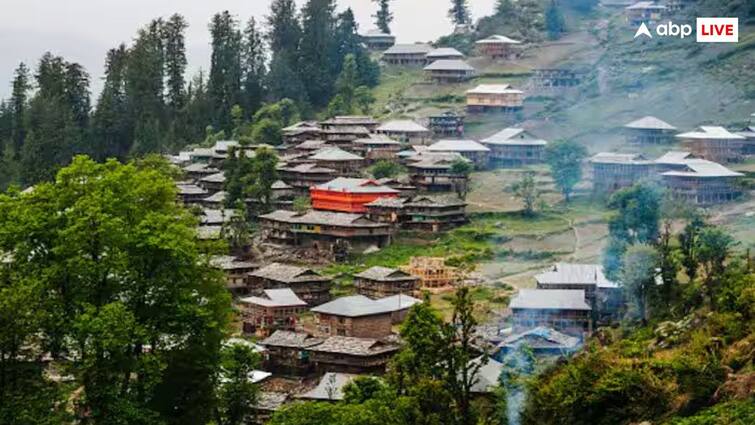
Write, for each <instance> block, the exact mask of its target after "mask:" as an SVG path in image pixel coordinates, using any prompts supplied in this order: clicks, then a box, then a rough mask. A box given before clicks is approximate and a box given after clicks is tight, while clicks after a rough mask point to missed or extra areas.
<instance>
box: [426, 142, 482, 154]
mask: <svg viewBox="0 0 755 425" xmlns="http://www.w3.org/2000/svg"><path fill="white" fill-rule="evenodd" d="M427 150H429V151H430V152H490V149H489V148H486V147H485V146H483V145H481V144H479V143H477V142H475V141H474V140H441V141H438V142H435V143H433V144H432V145H430V146H429V147H428V148H427Z"/></svg>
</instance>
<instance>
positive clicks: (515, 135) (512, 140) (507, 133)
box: [481, 127, 548, 146]
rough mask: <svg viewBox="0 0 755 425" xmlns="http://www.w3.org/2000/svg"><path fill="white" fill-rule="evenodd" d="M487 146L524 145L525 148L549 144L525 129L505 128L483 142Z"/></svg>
mask: <svg viewBox="0 0 755 425" xmlns="http://www.w3.org/2000/svg"><path fill="white" fill-rule="evenodd" d="M481 143H483V144H486V145H513V146H517V145H524V146H527V145H529V146H545V145H547V144H548V142H547V141H545V140H540V139H537V138H535V137H532V136H530V134H529V133H527V132H526V131H525V130H524V129H523V128H514V127H509V128H504V129H503V130H501V131H499V132H498V133H496V134H494V135H492V136H490V137H488V138H486V139H483V140H481Z"/></svg>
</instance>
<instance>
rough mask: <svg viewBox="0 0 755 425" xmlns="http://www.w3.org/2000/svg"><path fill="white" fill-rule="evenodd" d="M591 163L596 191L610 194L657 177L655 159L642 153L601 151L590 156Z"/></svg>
mask: <svg viewBox="0 0 755 425" xmlns="http://www.w3.org/2000/svg"><path fill="white" fill-rule="evenodd" d="M590 164H591V166H592V176H593V177H592V181H593V191H594V192H596V193H604V194H610V193H613V192H615V191H617V190H619V189H623V188H625V187H630V186H633V185H635V184H636V183H638V182H640V181H641V180H644V179H653V178H654V177H655V175H654V163H653V161H648V160H647V159H645V157H644V156H642V155H640V154H623V153H610V152H601V153H599V154H597V155H595V156H593V157H592V158H590Z"/></svg>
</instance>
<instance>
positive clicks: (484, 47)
mask: <svg viewBox="0 0 755 425" xmlns="http://www.w3.org/2000/svg"><path fill="white" fill-rule="evenodd" d="M521 44H522V42H521V41H519V40H514V39H512V38H509V37H506V36H505V35H491V36H490V37H488V38H483V39H482V40H477V41H476V42H475V46H476V47H477V51H478V52H479V53H480V54H481V55H483V56H487V57H489V58H491V59H511V58H514V57H516V56H518V54H519V46H520V45H521Z"/></svg>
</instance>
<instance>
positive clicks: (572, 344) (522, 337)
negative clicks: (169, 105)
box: [498, 326, 580, 350]
mask: <svg viewBox="0 0 755 425" xmlns="http://www.w3.org/2000/svg"><path fill="white" fill-rule="evenodd" d="M579 342H580V341H579V338H577V337H573V336H569V335H566V334H563V333H561V332H559V331H557V330H555V329H553V328H548V327H545V326H538V327H537V328H534V329H529V330H526V331H524V332H521V333H518V334H513V335H509V336H508V337H506V338H505V339H504V340H503V341H502V342H501V343H500V344H498V348H502V347H506V348H512V347H516V346H517V345H519V344H520V343H523V344H526V345H527V346H529V347H531V348H561V349H564V350H574V349H576V348H577V347H578V346H579Z"/></svg>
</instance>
